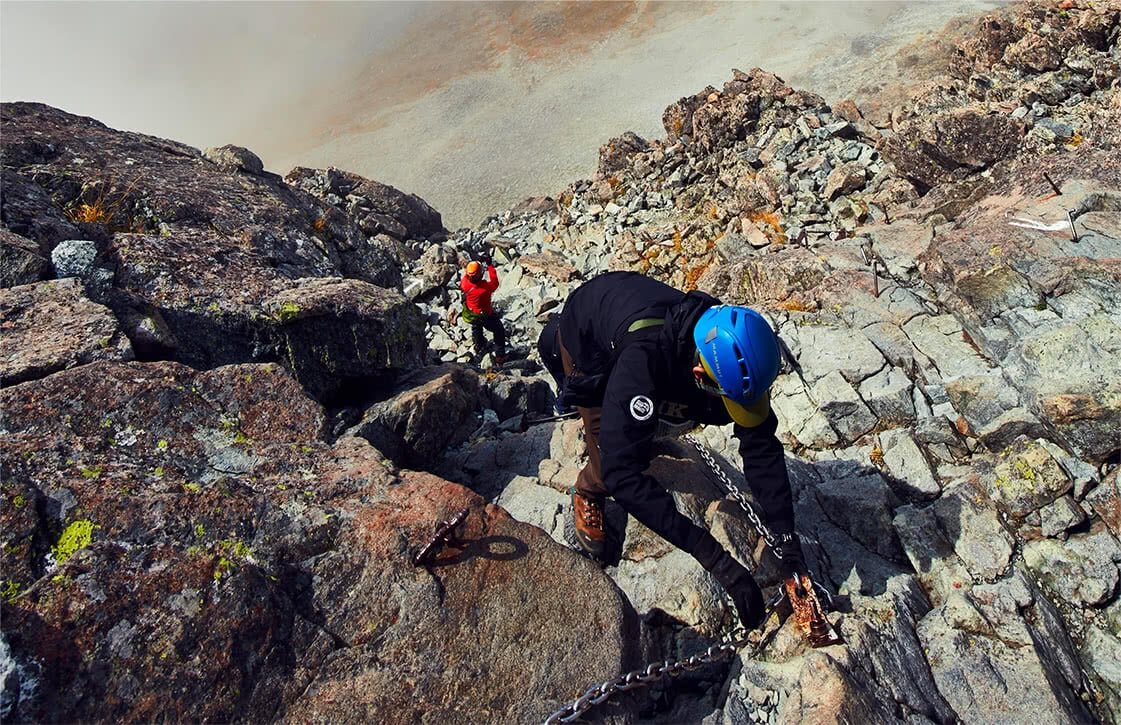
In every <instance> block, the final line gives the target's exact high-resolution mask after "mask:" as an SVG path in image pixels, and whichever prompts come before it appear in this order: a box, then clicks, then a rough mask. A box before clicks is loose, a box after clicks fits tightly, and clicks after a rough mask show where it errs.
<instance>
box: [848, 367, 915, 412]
mask: <svg viewBox="0 0 1121 725" xmlns="http://www.w3.org/2000/svg"><path fill="white" fill-rule="evenodd" d="M860 397H861V398H863V399H864V401H865V402H866V403H868V407H869V408H871V409H872V412H874V413H875V414H876V415H877V416H878V417H879V418H881V419H883V418H887V419H890V420H894V421H899V422H906V421H910V420H913V419H914V417H915V404H914V401H913V400H912V399H911V379H910V378H908V377H907V376H906V374H904V373H903V371H902V370H900V369H899V368H895V367H890V366H888V367H885V368H884V369H883V370H881V371H880V372H879V373H876V374H875V375H873V376H872V377H870V378H867V379H865V380H863V381H862V382H861V383H860Z"/></svg>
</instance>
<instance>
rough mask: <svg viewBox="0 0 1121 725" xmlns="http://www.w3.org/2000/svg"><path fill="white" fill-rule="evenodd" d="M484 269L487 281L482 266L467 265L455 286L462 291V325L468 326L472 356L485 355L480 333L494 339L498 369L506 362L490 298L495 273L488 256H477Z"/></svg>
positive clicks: (499, 322)
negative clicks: (473, 346) (484, 265)
mask: <svg viewBox="0 0 1121 725" xmlns="http://www.w3.org/2000/svg"><path fill="white" fill-rule="evenodd" d="M481 259H482V262H483V263H485V264H486V266H487V277H488V279H483V264H482V263H480V262H476V261H471V262H468V263H467V269H466V270H465V271H464V274H463V279H461V280H460V282H459V287H460V289H462V290H463V315H462V316H463V321H464V322H466V323H467V324H469V325H471V340H472V342H473V343H474V345H475V354H477V355H479V356H482V355H484V354H486V351H487V342H486V338H485V337H484V336H483V329H487V330H489V331H490V333H491V335H493V336H494V361H495V362H496V363H497V364H499V365H501V364H502V363H503V362H505V360H506V328H504V327H503V326H502V320H500V319H499V317H498V314H497V313H495V311H494V306H493V305H492V304H491V301H490V298H491V295H493V294H494V291H495V290H496V289H498V270H496V269H495V268H494V262H492V261H491V258H490V255H489V254H484V255H482V256H481Z"/></svg>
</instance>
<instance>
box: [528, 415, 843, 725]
mask: <svg viewBox="0 0 1121 725" xmlns="http://www.w3.org/2000/svg"><path fill="white" fill-rule="evenodd" d="M682 437H683V438H684V439H685V440H686V441H688V442H689V443H691V444H692V445H693V447H694V448H696V449H697V452H698V453H700V454H701V458H703V459H704V462H705V463H706V464H707V465H708V467H709V469H711V470H712V472H713V474H715V476H716V478H717V479H718V480H719V482H720V485H721V486H723V488H724V491H725V492H726V493H727V494H728V495H729V496H731V497H732V498H734V499H735V500H736V501H737V502H738V503H739V505H740V507H741V508H742V509H743V510H744V512H745V513H746V514H747V518H748V520H750V521H751V524H752V525H753V526H754V527H755V530H756V531H757V532H759V535H760V536H762V537H763V540H764V541H766V542H767V546H769V547H770V549H771V552H772V553H773V554H774V555H775V557H776V558H778V559H781V558H782V546H781V545H780V544H779V543H778V540H777V539H776V538H775V535H774V534H772V533H771V530H770V529H768V528H767V525H766V524H764V523H763V520H762V519H761V518H759V514H757V513H755V509H754V507H752V505H751V502H750V501H748V499H747V495H746V494H744V492H743V491H742V490H740V489H739V487H738V486H736V485H734V484H733V483H732V481H731V479H729V478H728V474H726V473H724V470H723V469H722V468H720V465H719V464H718V463H717V462H716V459H715V458H713V456H712V454H711V453H709V451H708V448H707V447H705V445H704V444H703V443H701V442H700V441H699V440H698V439H697V438H696V437H695V436H694V435H693V434H692V433H687V434H686V435H684V436H682ZM814 586H818V584H817V583H816V582H814ZM785 594H786V593H785V592H784V591H783V588H782V587H779V592H778V594H776V595H775V597H774V599H772V600H771V602H770V603H769V604H768V605H767V610H766V612H765V613H764V615H763V621H764V622H766V621H767V620H768V619H770V617H771V614H772V613H773V612H774V609H775V607H777V606H778V604H779V603H780V602H781V601H782V599H783V597H784V596H785ZM826 595H828V592H826ZM830 599H832V598H830ZM733 611H734V607H733ZM748 641H749V640H748V638H747V631H746V630H744V628H743V626H742V625H737V626H736V628H735V629H733V630H732V632H731V633H729V634H728V635H727V636H726V637H725V638H724V639H722V640H721V641H720V642H719V643H717V644H714V645H712V646H711V647H709V648H708V649H706V650H705V651H704V652H702V653H700V654H695V655H692V656H690V657H688V658H686V659H684V660H678V661H676V662H670V661H669V660H664V661H662V662H651V663H650V664H649V665H647V666H646V667H644V668H642V669H638V670H633V671H631V672H628V673H626V674H623V675H619V676H618V677H616V678H615V679H614V680H605V681H604V682H600V683H598V684H595V685H592V686H591V687H589V688H588V689H586V690H584V694H582V695H580V697H578V698H576V699H575V700H573V701H572V703H571V704H569V705H565V706H564V707H562V708H561V709H559V710H557V711H556V712H554V713H553V714H551V715H549V717H547V718H546V719H545V722H544V723H543V725H557V723H569V722H573V721H575V720H577V719H579V717H580V716H581V715H583V714H584V713H585V712H587V711H588V710H590V709H591V708H592V707H594V706H596V705H599V704H602V703H604V702H606V701H607V700H609V699H610V698H611V697H612V696H614V695H616V694H618V693H620V692H626V691H627V690H633V689H635V688H637V687H645V686H647V685H648V684H650V683H651V682H655V681H656V680H659V679H661V678H662V677H663V676H665V675H670V676H671V677H676V676H677V675H680V674H681V673H682V672H686V671H688V670H695V669H697V668H698V667H700V666H702V665H706V664H710V663H712V662H717V661H719V660H722V659H724V658H726V657H729V656H731V655H733V654H735V653H736V651H737V650H739V649H740V648H741V647H744V646H745V645H747V644H748ZM757 654H758V651H753V652H752V653H751V656H752V657H754V656H756V655H757Z"/></svg>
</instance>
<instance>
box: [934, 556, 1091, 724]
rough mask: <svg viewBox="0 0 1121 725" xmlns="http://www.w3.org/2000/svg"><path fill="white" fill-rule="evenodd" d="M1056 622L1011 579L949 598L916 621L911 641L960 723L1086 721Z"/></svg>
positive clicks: (1018, 578) (1068, 648)
mask: <svg viewBox="0 0 1121 725" xmlns="http://www.w3.org/2000/svg"><path fill="white" fill-rule="evenodd" d="M1058 621H1059V618H1058V615H1057V614H1056V613H1055V612H1054V609H1053V608H1052V607H1051V606H1050V605H1049V604H1048V603H1047V601H1046V600H1045V599H1044V598H1043V597H1042V596H1041V595H1040V594H1039V593H1038V591H1036V590H1034V589H1033V587H1032V586H1031V583H1030V582H1029V581H1027V579H1026V578H1025V577H1024V576H1023V575H1022V574H1019V573H1017V574H1016V575H1015V576H1014V577H1013V578H1012V579H1011V580H1008V581H1005V582H1001V583H1000V584H997V585H993V586H991V587H977V588H975V589H974V590H973V592H972V593H971V594H970V595H965V594H961V593H958V594H955V595H954V596H953V597H951V598H950V599H949V600H947V601H946V603H945V604H943V605H942V606H941V607H939V608H938V609H935V610H934V611H932V612H931V613H930V614H928V615H927V616H926V617H925V618H923V620H922V621H921V622H920V623H919V626H918V635H919V639H920V641H921V642H922V644H923V647H924V651H925V653H926V656H927V660H928V661H929V663H930V669H931V672H932V674H933V675H934V680H935V682H936V683H937V684H938V689H939V691H940V692H941V693H942V695H943V696H944V697H945V698H946V700H947V701H948V702H949V704H950V706H951V707H952V708H953V709H954V712H955V713H956V714H957V716H958V717H960V718H961V719H962V720H963V721H965V722H1028V721H1030V722H1039V723H1044V722H1045V723H1066V722H1088V721H1090V720H1091V719H1092V718H1091V717H1090V713H1089V712H1087V710H1086V708H1085V706H1084V705H1083V704H1082V702H1081V700H1080V699H1079V698H1078V694H1077V691H1078V687H1072V686H1071V679H1075V678H1077V666H1076V665H1075V664H1074V663H1076V662H1077V660H1076V658H1075V655H1074V648H1073V644H1072V643H1071V642H1070V639H1069V637H1066V635H1065V633H1064V632H1063V630H1062V629H1061V628H1060V627H1058V626H1057V625H1058ZM1071 670H1074V671H1073V672H1071ZM1075 681H1077V679H1075Z"/></svg>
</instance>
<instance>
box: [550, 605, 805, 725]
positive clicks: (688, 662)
mask: <svg viewBox="0 0 1121 725" xmlns="http://www.w3.org/2000/svg"><path fill="white" fill-rule="evenodd" d="M784 596H785V592H783V591H779V593H778V594H777V595H776V596H775V597H774V599H772V600H771V602H770V603H769V604H768V605H767V609H766V612H765V613H764V615H763V621H764V622H766V621H767V620H768V619H770V618H771V614H772V613H773V612H774V610H775V607H777V606H778V605H779V603H780V602H781V601H782V599H783V597H784ZM747 635H748V633H747V631H746V630H745V629H744V628H743V625H740V624H737V625H736V627H735V628H734V629H733V630H732V631H731V632H730V633H729V634H728V635H727V636H726V637H724V639H722V640H721V641H720V642H719V643H717V644H714V645H712V646H711V647H709V648H708V649H706V650H705V651H704V652H701V653H700V654H695V655H691V656H690V657H687V658H686V659H683V660H677V661H675V662H670V661H669V660H663V661H661V662H651V663H650V664H648V665H646V667H643V668H640V669H637V670H632V671H631V672H628V673H626V674H623V675H619V676H618V677H616V678H615V679H613V680H605V681H603V682H600V683H597V684H594V685H592V686H591V687H589V688H588V689H586V690H584V693H583V694H582V695H580V697H578V698H576V699H575V700H573V701H572V702H571V703H570V704H568V705H565V706H564V707H562V708H560V709H559V710H557V711H556V712H554V713H553V714H551V715H549V717H547V718H545V721H544V723H543V725H557V723H568V722H573V721H574V720H577V719H579V718H580V716H581V715H583V714H584V713H585V712H587V711H588V710H590V709H592V708H593V707H595V706H596V705H600V704H602V703H604V702H606V701H607V700H609V699H611V697H613V696H614V695H617V694H618V693H620V692H626V691H628V690H634V689H636V688H638V687H646V686H647V685H649V684H650V683H651V682H656V681H658V680H660V679H661V678H662V677H664V676H665V675H669V676H670V677H677V676H678V675H680V674H681V673H683V672H688V671H691V670H695V669H697V668H698V667H701V666H702V665H707V664H711V663H713V662H719V661H720V660H723V659H725V658H727V657H730V656H732V655H734V654H735V653H736V652H737V651H738V650H739V649H740V648H741V647H744V646H746V645H747V644H748V642H749V640H748V636H747ZM757 654H759V652H758V649H756V650H753V651H752V653H751V657H754V656H756V655H757Z"/></svg>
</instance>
